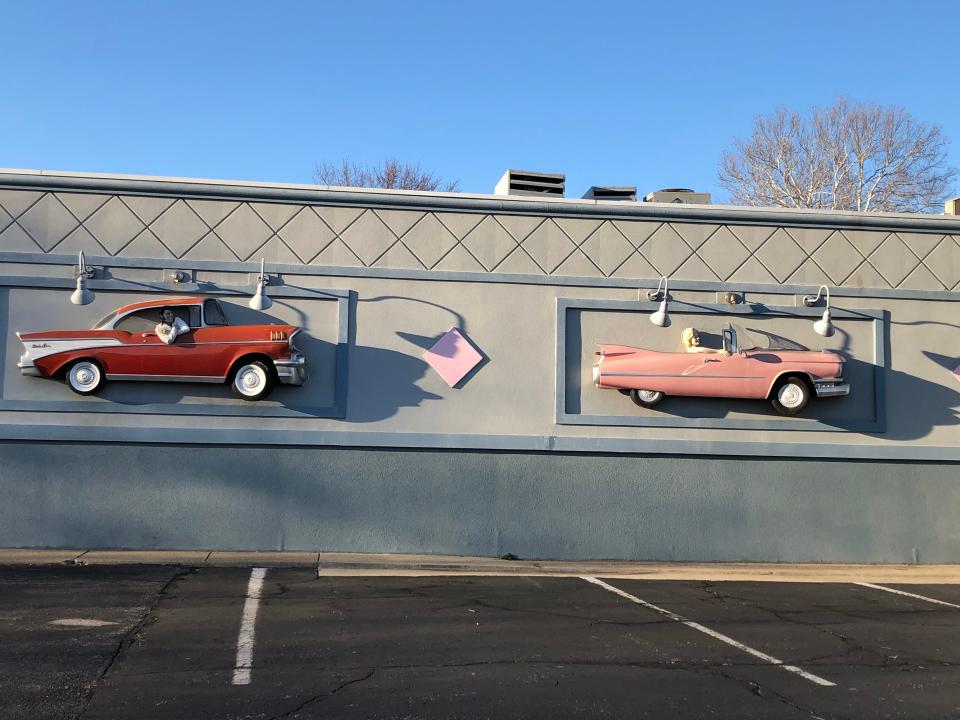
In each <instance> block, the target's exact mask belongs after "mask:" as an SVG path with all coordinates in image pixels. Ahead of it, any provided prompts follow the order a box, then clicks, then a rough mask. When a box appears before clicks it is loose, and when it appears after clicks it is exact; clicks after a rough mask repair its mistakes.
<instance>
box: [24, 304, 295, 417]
mask: <svg viewBox="0 0 960 720" xmlns="http://www.w3.org/2000/svg"><path fill="white" fill-rule="evenodd" d="M164 308H169V309H170V310H172V311H173V314H174V315H175V316H176V317H178V318H180V319H181V320H183V322H184V323H186V325H187V326H189V331H188V332H185V333H184V334H182V335H179V336H178V337H177V338H176V339H175V341H174V342H173V343H172V344H170V345H168V344H166V343H164V342H163V340H161V339H160V338H159V337H158V336H157V333H156V326H157V324H158V323H159V322H160V313H161V311H162V310H163V309H164ZM299 332H300V328H299V327H296V326H295V325H229V324H228V323H227V319H226V315H225V314H224V312H223V308H222V307H221V305H220V302H219V301H218V300H214V299H211V298H206V299H205V298H202V297H187V298H162V299H158V300H148V301H146V302H138V303H133V304H132V305H125V306H123V307H121V308H119V309H118V310H116V311H115V312H112V313H110V314H109V315H107V316H106V317H105V318H103V319H102V320H100V322H98V323H97V324H96V325H94V327H93V329H92V330H48V331H46V332H31V333H17V337H18V338H20V341H21V342H22V343H23V347H24V353H23V356H22V357H21V358H20V362H19V363H17V367H19V368H20V372H21V373H22V374H23V375H32V376H36V377H44V378H63V379H64V380H66V383H67V385H68V386H69V387H70V389H71V390H73V391H74V392H76V393H79V394H80V395H92V394H94V393H96V392H98V391H99V390H100V389H101V388H103V386H104V383H105V382H106V381H107V380H139V381H143V380H152V381H162V382H192V383H229V384H230V387H231V389H232V390H233V392H234V394H235V395H237V396H238V397H240V398H242V399H244V400H261V399H262V398H265V397H266V396H267V395H268V394H269V393H270V391H271V390H272V389H273V387H274V386H275V385H276V384H277V383H283V384H288V385H302V384H303V383H304V382H305V381H306V379H307V372H306V358H305V357H304V355H303V354H302V353H301V352H300V351H299V350H297V348H296V347H295V346H294V338H295V336H296V335H297V333H299Z"/></svg>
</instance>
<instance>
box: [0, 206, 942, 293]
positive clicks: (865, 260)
mask: <svg viewBox="0 0 960 720" xmlns="http://www.w3.org/2000/svg"><path fill="white" fill-rule="evenodd" d="M78 249H80V250H85V251H87V252H88V253H89V254H91V255H97V256H116V257H131V258H136V257H171V258H185V259H197V260H223V259H225V258H227V259H234V258H235V259H237V260H244V261H250V260H256V259H258V258H259V257H260V255H261V254H270V255H271V257H283V258H287V259H288V260H289V261H295V260H296V259H299V260H300V262H302V263H304V264H312V265H325V264H328V263H329V264H334V265H339V264H350V265H353V266H356V265H361V266H363V267H378V268H383V267H386V268H398V269H399V268H404V269H426V270H438V271H444V270H448V271H449V270H454V271H461V272H462V271H467V272H523V273H528V274H537V275H555V276H561V275H567V274H571V275H589V276H604V277H617V278H632V277H636V278H637V279H638V280H639V279H644V280H646V279H650V277H651V276H652V275H654V274H661V275H668V276H670V275H673V274H675V273H677V275H678V276H683V275H684V273H689V272H691V271H692V270H691V269H694V268H695V269H696V273H698V275H697V277H702V278H703V279H707V280H716V281H730V282H737V283H751V282H752V283H764V284H776V283H785V282H815V281H816V279H817V278H819V279H822V281H823V282H829V283H830V284H832V285H834V286H841V287H842V286H844V285H845V284H849V285H850V286H853V287H859V286H862V285H863V283H864V282H865V281H866V282H868V283H869V285H870V286H873V287H883V288H902V289H917V290H960V234H947V233H924V232H917V233H906V232H881V231H875V230H869V229H840V230H829V229H828V230H824V229H818V228H794V227H775V226H764V225H752V226H748V225H711V224H707V223H696V222H689V221H687V222H682V223H680V222H662V223H661V222H656V221H650V220H586V219H572V218H545V217H536V216H526V215H503V214H499V215H491V214H484V213H449V212H436V213H432V212H422V211H407V210H376V209H372V208H368V209H359V208H349V207H343V208H338V207H330V206H304V205H295V204H284V203H245V202H236V201H219V200H191V199H186V198H181V199H171V198H149V197H133V196H124V195H90V194H80V193H45V192H37V191H26V190H24V191H19V190H0V252H4V251H5V252H36V253H54V254H58V253H59V254H67V253H73V252H75V251H77V250H78ZM208 256H209V257H208ZM347 261H349V262H347ZM586 270H589V272H585V271H586ZM691 277H692V275H691Z"/></svg>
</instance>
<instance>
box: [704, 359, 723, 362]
mask: <svg viewBox="0 0 960 720" xmlns="http://www.w3.org/2000/svg"><path fill="white" fill-rule="evenodd" d="M703 361H704V362H705V363H708V362H720V358H704V360H703Z"/></svg>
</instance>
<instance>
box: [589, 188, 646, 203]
mask: <svg viewBox="0 0 960 720" xmlns="http://www.w3.org/2000/svg"><path fill="white" fill-rule="evenodd" d="M583 199H584V200H628V201H630V202H636V201H637V188H636V186H635V185H594V186H593V187H591V188H590V189H589V190H587V192H586V193H584V196H583Z"/></svg>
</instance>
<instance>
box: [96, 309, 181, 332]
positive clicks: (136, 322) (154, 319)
mask: <svg viewBox="0 0 960 720" xmlns="http://www.w3.org/2000/svg"><path fill="white" fill-rule="evenodd" d="M162 309H163V308H158V307H154V308H145V309H144V310H137V311H136V312H132V313H130V314H129V315H127V316H126V317H125V318H123V319H122V320H120V321H119V322H118V323H117V324H116V325H115V326H114V330H125V331H126V332H129V333H145V332H149V333H152V332H154V331H156V329H157V325H158V324H159V323H160V311H161V310H162ZM170 309H171V310H172V311H173V314H174V316H176V317H178V318H180V319H181V320H183V321H184V322H185V323H186V324H187V325H189V326H190V327H192V328H194V327H200V308H199V307H197V306H196V305H193V306H191V305H174V306H172V307H171V308H170Z"/></svg>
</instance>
